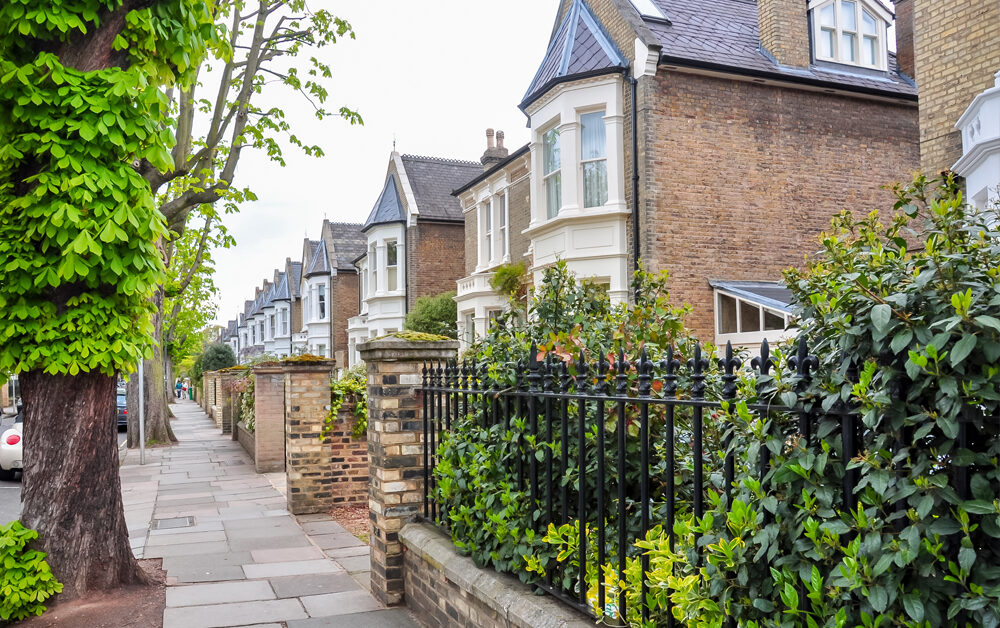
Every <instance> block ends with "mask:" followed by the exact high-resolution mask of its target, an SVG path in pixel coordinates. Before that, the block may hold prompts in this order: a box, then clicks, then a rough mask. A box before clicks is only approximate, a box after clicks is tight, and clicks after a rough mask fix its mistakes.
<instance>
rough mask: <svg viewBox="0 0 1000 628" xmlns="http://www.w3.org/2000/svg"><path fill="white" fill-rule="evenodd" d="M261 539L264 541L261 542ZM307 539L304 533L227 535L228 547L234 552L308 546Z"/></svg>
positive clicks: (309, 544)
mask: <svg viewBox="0 0 1000 628" xmlns="http://www.w3.org/2000/svg"><path fill="white" fill-rule="evenodd" d="M263 541H266V543H265V542H263ZM310 546H311V543H309V539H308V538H306V536H305V535H304V534H283V535H281V536H271V537H248V538H240V537H239V535H237V534H232V535H229V547H230V548H231V549H232V550H233V551H234V552H239V551H244V550H246V551H250V550H255V549H261V548H268V549H272V548H279V547H310Z"/></svg>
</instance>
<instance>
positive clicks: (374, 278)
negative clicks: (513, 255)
mask: <svg viewBox="0 0 1000 628" xmlns="http://www.w3.org/2000/svg"><path fill="white" fill-rule="evenodd" d="M482 171H483V166H482V164H479V163H475V162H469V161H460V160H455V159H444V158H440V157H419V156H414V155H400V154H399V153H396V152H393V153H392V154H391V155H390V156H389V163H388V166H387V168H386V176H385V183H384V185H383V188H382V191H381V192H380V193H379V195H378V199H377V200H376V202H375V206H374V207H373V208H372V211H371V213H370V214H369V216H368V219H367V220H366V221H365V223H364V226H363V227H362V232H363V233H364V234H365V236H366V238H367V242H366V248H365V250H364V252H363V253H362V254H361V255H360V256H359V257H357V258H356V259H355V260H354V263H355V266H356V267H357V268H358V273H359V276H360V283H359V291H360V292H359V299H360V309H359V310H358V312H357V315H356V316H354V317H352V318H351V319H350V321H349V322H348V343H349V349H348V354H349V364H350V365H351V366H353V365H354V364H356V363H357V362H358V361H359V356H358V354H357V350H356V347H357V345H359V344H360V343H362V342H364V341H365V340H368V339H371V338H377V337H379V336H382V335H385V334H387V333H391V332H394V331H399V330H401V329H403V322H404V320H405V319H406V314H407V312H409V310H410V308H412V307H413V305H414V304H415V303H416V300H417V299H418V298H419V297H421V296H432V295H437V294H441V293H442V292H449V291H453V290H454V289H455V282H456V281H457V280H458V279H459V278H460V277H462V275H463V274H464V272H465V260H464V246H463V242H464V239H465V222H464V220H463V214H462V207H461V205H460V204H459V202H458V200H457V199H456V198H455V197H454V196H452V191H453V190H455V189H456V188H458V187H459V186H461V185H463V184H465V183H466V182H468V181H469V180H471V179H472V178H474V177H475V176H477V175H479V174H482Z"/></svg>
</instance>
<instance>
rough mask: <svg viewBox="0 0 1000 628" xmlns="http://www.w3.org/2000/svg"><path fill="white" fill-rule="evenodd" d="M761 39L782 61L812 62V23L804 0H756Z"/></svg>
mask: <svg viewBox="0 0 1000 628" xmlns="http://www.w3.org/2000/svg"><path fill="white" fill-rule="evenodd" d="M757 18H758V20H757V22H758V25H759V26H760V43H761V45H762V46H763V47H764V49H765V50H767V51H768V52H770V53H771V54H772V55H774V57H775V58H776V59H777V60H778V62H779V63H781V64H783V65H795V66H799V67H805V66H808V65H809V62H810V50H809V23H808V20H807V15H806V3H805V2H803V1H802V0H757Z"/></svg>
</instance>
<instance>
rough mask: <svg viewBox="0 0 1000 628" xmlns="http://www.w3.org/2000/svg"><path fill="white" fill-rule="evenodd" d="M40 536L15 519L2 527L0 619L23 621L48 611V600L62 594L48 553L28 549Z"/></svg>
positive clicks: (0, 545)
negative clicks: (46, 608)
mask: <svg viewBox="0 0 1000 628" xmlns="http://www.w3.org/2000/svg"><path fill="white" fill-rule="evenodd" d="M37 538H38V533H37V532H35V531H34V530H29V529H27V528H25V527H24V526H23V525H21V522H20V521H17V520H14V521H11V522H10V523H8V524H7V525H5V526H2V527H0V619H2V620H3V621H5V622H6V621H20V620H22V619H27V618H28V617H31V616H32V615H41V614H42V613H43V612H45V605H43V604H42V602H44V601H45V600H47V599H48V598H50V597H52V596H53V595H55V594H56V593H59V592H60V591H62V588H63V585H62V584H61V583H59V582H58V581H57V580H56V579H55V576H53V575H52V571H51V570H50V569H49V565H48V563H46V562H45V554H44V553H43V552H38V551H35V550H33V549H28V543H30V542H31V541H33V540H35V539H37Z"/></svg>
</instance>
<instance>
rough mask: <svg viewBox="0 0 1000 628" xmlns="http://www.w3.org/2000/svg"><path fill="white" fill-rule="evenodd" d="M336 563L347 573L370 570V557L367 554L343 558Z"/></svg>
mask: <svg viewBox="0 0 1000 628" xmlns="http://www.w3.org/2000/svg"><path fill="white" fill-rule="evenodd" d="M337 563H338V564H339V565H340V566H341V567H343V568H344V569H346V570H347V572H348V573H356V572H358V571H371V570H372V561H371V557H370V556H368V555H367V554H366V555H365V556H345V557H344V558H338V559H337Z"/></svg>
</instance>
